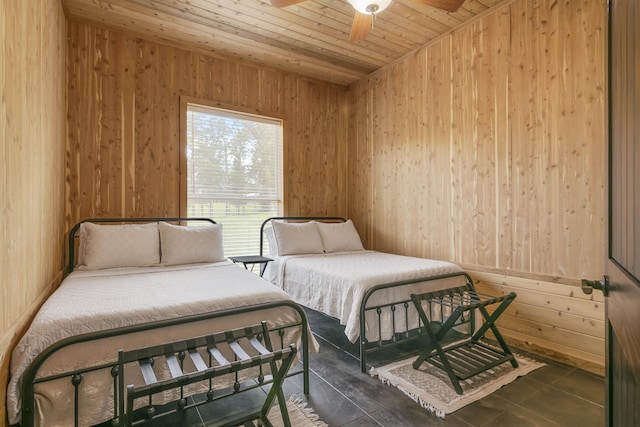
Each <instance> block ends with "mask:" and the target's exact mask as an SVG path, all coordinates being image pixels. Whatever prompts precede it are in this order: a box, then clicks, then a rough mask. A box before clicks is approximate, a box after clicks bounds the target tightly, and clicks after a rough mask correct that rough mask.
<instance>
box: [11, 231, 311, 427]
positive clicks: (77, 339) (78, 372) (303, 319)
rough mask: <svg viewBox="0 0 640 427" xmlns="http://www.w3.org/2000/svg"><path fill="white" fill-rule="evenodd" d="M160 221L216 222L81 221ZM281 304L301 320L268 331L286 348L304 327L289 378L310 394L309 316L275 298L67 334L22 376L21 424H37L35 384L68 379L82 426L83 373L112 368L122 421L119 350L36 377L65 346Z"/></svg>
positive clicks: (71, 241) (115, 419) (72, 237)
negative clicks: (293, 332) (299, 380)
mask: <svg viewBox="0 0 640 427" xmlns="http://www.w3.org/2000/svg"><path fill="white" fill-rule="evenodd" d="M158 221H168V222H179V223H184V222H186V221H207V222H209V223H213V224H215V221H213V220H211V219H209V218H101V219H88V220H85V221H82V222H96V223H100V222H104V223H150V222H158ZM82 222H80V223H78V224H76V225H75V226H74V227H73V228H72V229H71V232H70V233H69V264H68V265H69V272H70V271H72V270H73V267H74V265H75V248H74V246H75V238H76V234H77V231H78V229H79V227H80V224H81V223H82ZM279 307H282V308H285V307H288V308H291V309H293V310H295V311H296V312H297V313H298V314H299V316H300V321H296V322H293V323H290V324H285V325H279V326H275V327H271V328H269V333H270V334H275V335H277V336H278V337H279V340H280V342H279V346H280V347H279V348H284V347H286V345H285V343H284V336H285V331H286V330H288V329H291V328H300V329H301V350H302V351H301V359H302V369H299V368H295V369H292V370H291V371H289V372H288V373H287V375H286V377H291V376H295V375H302V377H303V392H304V394H309V358H308V355H309V338H310V337H309V333H308V331H309V324H308V320H307V316H306V313H305V311H304V309H303V308H302V307H301V306H300V305H299V304H297V303H296V302H294V301H292V300H282V301H273V302H268V303H261V304H255V305H252V306H247V307H241V308H235V309H227V310H220V311H216V312H210V313H203V314H197V315H191V316H185V317H180V318H173V319H166V320H161V321H156V322H148V323H143V324H137V325H130V326H126V327H120V328H114V329H107V330H102V331H97V332H92V333H87V334H81V335H76V336H72V337H68V338H66V339H63V340H60V341H58V342H56V343H54V344H52V345H50V346H49V347H47V348H46V349H45V350H44V351H43V352H42V353H40V354H39V355H38V356H37V357H36V358H35V359H34V360H33V361H32V362H31V364H30V365H29V366H28V367H27V369H26V370H25V372H24V375H23V379H22V386H21V392H22V407H21V415H22V421H21V423H20V425H22V426H23V427H31V426H34V425H35V389H34V387H35V386H36V385H38V384H42V383H46V382H48V381H53V380H59V379H63V378H67V379H68V380H69V381H70V382H71V384H72V385H73V387H74V396H73V401H74V425H75V426H78V425H79V420H78V418H79V409H78V408H79V405H80V404H81V397H82V396H81V393H80V392H79V386H80V384H81V383H82V379H83V375H85V374H86V373H88V372H93V371H98V370H103V369H108V370H110V372H111V376H112V377H113V396H111V398H113V399H114V405H113V407H114V413H113V419H112V424H113V425H117V424H118V423H119V420H121V418H119V415H120V414H119V413H118V405H117V401H116V400H115V399H117V396H118V381H119V379H118V377H119V375H118V369H117V368H118V360H117V357H118V354H117V353H114V355H113V356H114V359H113V363H108V364H103V365H98V366H92V367H85V368H78V369H74V370H70V371H68V372H64V373H58V374H55V375H49V376H46V377H40V378H36V377H37V375H38V370H39V369H40V367H41V366H42V365H43V364H44V363H45V362H46V361H47V359H48V358H49V357H51V356H52V355H53V354H55V353H56V352H57V351H59V350H61V349H63V348H66V347H68V346H70V345H74V344H79V343H86V342H91V341H97V340H100V339H105V338H110V337H115V336H120V335H126V334H131V333H136V332H144V331H151V330H155V329H160V328H165V327H170V326H175V325H182V324H188V323H193V322H199V321H203V320H211V319H217V318H223V317H228V316H234V315H239V314H243V313H249V312H254V311H260V310H268V309H273V308H279ZM239 326H248V325H239ZM187 338H190V337H187ZM272 382H273V379H271V380H266V381H265V382H264V384H271V383H272Z"/></svg>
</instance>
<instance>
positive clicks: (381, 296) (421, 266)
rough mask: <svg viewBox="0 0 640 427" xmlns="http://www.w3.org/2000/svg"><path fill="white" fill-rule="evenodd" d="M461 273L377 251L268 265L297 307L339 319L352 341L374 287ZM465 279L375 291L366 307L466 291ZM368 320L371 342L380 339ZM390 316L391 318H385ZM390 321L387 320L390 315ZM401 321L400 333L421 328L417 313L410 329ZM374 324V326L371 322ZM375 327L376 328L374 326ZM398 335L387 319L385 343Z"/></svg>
mask: <svg viewBox="0 0 640 427" xmlns="http://www.w3.org/2000/svg"><path fill="white" fill-rule="evenodd" d="M456 272H462V269H461V268H460V267H459V266H457V265H456V264H452V263H450V262H445V261H437V260H431V259H424V258H413V257H408V256H400V255H394V254H388V253H383V252H375V251H353V252H336V253H330V254H318V255H295V256H283V257H276V258H275V260H274V262H273V264H272V265H271V266H269V272H268V277H269V280H270V281H271V282H272V283H274V284H277V285H279V286H280V287H282V289H284V291H285V292H287V293H288V294H289V295H291V297H292V298H293V299H294V300H295V301H297V302H298V303H300V304H302V305H305V306H307V307H310V308H313V309H315V310H318V311H321V312H323V313H326V314H328V315H330V316H333V317H336V318H338V319H340V323H341V324H342V325H345V326H346V328H345V334H346V335H347V337H348V338H349V340H350V341H351V342H355V341H356V340H357V339H358V336H359V335H360V305H361V304H362V300H363V297H364V295H365V293H366V291H367V290H368V289H370V288H372V287H373V286H376V285H380V284H384V283H391V282H397V281H402V280H409V279H422V278H425V279H426V278H429V277H433V276H437V275H442V274H449V273H456ZM464 283H465V280H464V277H456V278H450V279H441V280H435V281H428V282H421V283H416V284H412V285H407V286H402V287H396V288H392V289H387V290H384V291H381V292H380V291H378V292H376V293H375V294H374V295H373V296H372V297H371V298H370V299H369V301H368V303H367V306H372V305H377V304H380V303H388V302H397V301H404V300H408V299H409V297H410V295H411V294H412V293H421V292H428V291H431V290H437V289H442V288H450V287H454V286H461V285H462V284H464ZM370 314H371V317H370V315H369V314H368V315H367V317H366V325H365V326H366V334H367V338H368V339H369V341H372V340H376V339H378V333H377V326H375V327H373V325H374V324H377V321H376V320H375V319H374V317H373V316H374V313H370ZM385 316H386V314H385ZM387 317H388V316H387ZM400 317H402V316H398V318H397V319H396V331H403V330H406V329H407V328H408V329H411V328H413V327H416V326H417V317H416V315H415V310H413V314H412V319H413V320H411V321H410V324H409V325H407V324H406V321H405V320H404V318H400ZM372 322H374V323H372ZM369 325H371V327H369ZM392 332H393V329H392V324H391V321H390V318H386V317H385V318H383V330H382V339H388V338H390V337H391V335H392Z"/></svg>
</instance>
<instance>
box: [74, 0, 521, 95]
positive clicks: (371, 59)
mask: <svg viewBox="0 0 640 427" xmlns="http://www.w3.org/2000/svg"><path fill="white" fill-rule="evenodd" d="M511 1H513V0H466V1H465V3H464V4H463V5H462V7H461V8H460V9H458V11H456V12H454V13H449V12H445V11H442V10H439V9H435V8H433V7H430V6H426V5H423V4H419V3H418V2H415V1H413V0H393V2H392V3H391V5H390V6H389V7H388V8H387V9H386V10H384V11H383V12H381V13H380V14H378V15H377V18H376V19H375V23H374V27H373V28H372V29H371V31H370V32H369V35H368V37H367V38H366V39H365V40H361V41H358V42H350V41H349V33H350V29H351V24H352V21H353V16H354V9H353V7H352V6H351V5H350V4H349V3H348V2H347V0H307V1H304V2H302V3H299V4H297V5H293V6H288V7H285V8H281V9H280V8H276V7H274V6H272V5H271V3H270V2H269V0H62V2H63V6H64V8H65V11H66V14H67V17H68V19H70V20H75V21H80V22H90V23H94V24H98V25H101V26H105V27H107V28H112V29H117V30H120V31H126V32H129V33H133V34H135V35H136V36H140V37H143V38H147V39H152V40H157V41H161V42H164V43H169V44H174V45H180V46H183V47H185V48H188V49H192V50H198V51H204V52H207V53H209V54H213V55H218V56H223V57H226V58H235V59H239V60H243V61H251V62H253V63H256V64H260V65H263V66H268V67H272V68H277V69H280V70H285V71H289V72H295V73H298V74H302V75H306V76H309V77H313V78H317V79H320V80H323V81H328V82H332V83H336V84H339V85H349V84H351V83H353V82H355V81H357V80H359V79H361V78H362V77H364V76H366V75H368V74H370V73H371V72H373V71H375V70H377V69H378V68H381V67H383V66H385V65H387V64H389V63H392V62H394V61H395V60H397V59H398V58H400V57H402V56H404V55H405V54H407V53H409V52H411V51H413V50H415V49H417V48H420V47H422V46H424V45H425V44H428V43H430V42H431V41H433V40H436V39H438V38H439V37H441V36H442V35H444V34H447V33H449V32H451V31H452V30H455V29H456V28H458V27H460V26H462V25H464V24H465V23H466V22H468V21H469V20H472V19H475V18H476V17H477V16H480V15H484V14H486V13H490V12H491V10H493V9H495V8H497V7H500V6H502V5H503V4H504V3H510V2H511Z"/></svg>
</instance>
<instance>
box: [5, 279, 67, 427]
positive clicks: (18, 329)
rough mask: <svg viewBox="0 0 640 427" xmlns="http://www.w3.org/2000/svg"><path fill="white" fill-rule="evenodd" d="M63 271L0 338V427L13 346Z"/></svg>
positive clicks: (7, 422)
mask: <svg viewBox="0 0 640 427" xmlns="http://www.w3.org/2000/svg"><path fill="white" fill-rule="evenodd" d="M63 274H64V271H63V270H61V271H60V272H58V274H56V276H55V277H54V278H53V280H51V281H50V282H49V283H48V284H47V286H46V287H45V288H44V289H43V290H42V292H40V294H39V295H38V296H36V298H35V299H34V300H33V302H32V303H31V305H29V308H28V309H27V310H26V311H25V312H24V313H23V315H22V316H21V317H20V318H19V319H18V321H17V322H15V323H14V324H13V325H12V326H11V327H10V328H9V329H8V330H7V331H6V332H5V333H4V334H3V335H2V338H0V399H2V402H3V404H2V405H1V406H0V420H1V422H0V427H6V426H8V425H9V420H8V418H7V404H6V402H7V385H8V383H9V364H10V362H11V353H12V352H13V349H14V347H15V346H16V345H17V344H18V341H19V340H20V338H22V336H23V335H24V333H25V332H26V331H27V328H28V327H29V325H30V324H31V321H32V320H33V318H34V317H35V315H36V313H37V312H38V310H39V309H40V307H41V306H42V304H44V302H45V301H46V300H47V298H49V296H50V295H51V293H53V291H54V290H55V289H57V287H58V286H59V285H60V283H61V282H62V277H63Z"/></svg>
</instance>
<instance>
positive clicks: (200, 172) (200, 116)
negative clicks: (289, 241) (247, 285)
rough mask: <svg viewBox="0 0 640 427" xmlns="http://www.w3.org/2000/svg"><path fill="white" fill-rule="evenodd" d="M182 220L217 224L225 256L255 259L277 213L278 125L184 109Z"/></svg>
mask: <svg viewBox="0 0 640 427" xmlns="http://www.w3.org/2000/svg"><path fill="white" fill-rule="evenodd" d="M186 110H187V111H186V142H187V147H186V156H187V162H186V163H187V164H186V170H187V177H186V181H187V182H186V184H187V216H190V217H208V218H212V219H214V220H215V221H216V222H218V223H220V224H222V229H223V234H224V237H223V239H224V250H225V255H226V256H234V255H252V254H258V253H259V245H260V225H261V224H262V222H263V221H264V220H265V219H266V218H268V217H270V216H278V215H280V214H281V211H282V121H281V120H279V119H273V118H269V117H262V116H255V115H250V114H244V113H239V112H235V111H229V110H223V109H219V108H213V107H207V106H202V105H196V104H190V103H188V104H187V108H186Z"/></svg>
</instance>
